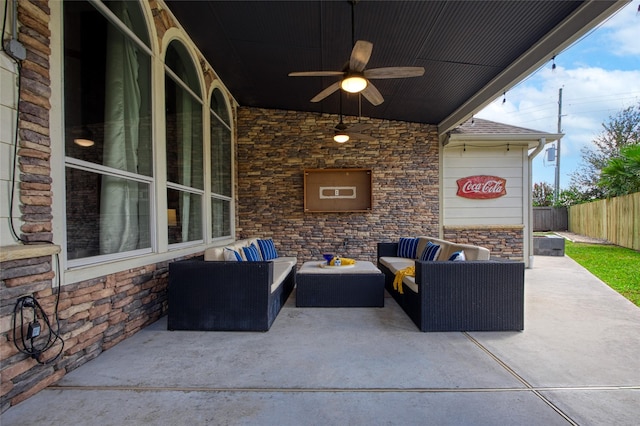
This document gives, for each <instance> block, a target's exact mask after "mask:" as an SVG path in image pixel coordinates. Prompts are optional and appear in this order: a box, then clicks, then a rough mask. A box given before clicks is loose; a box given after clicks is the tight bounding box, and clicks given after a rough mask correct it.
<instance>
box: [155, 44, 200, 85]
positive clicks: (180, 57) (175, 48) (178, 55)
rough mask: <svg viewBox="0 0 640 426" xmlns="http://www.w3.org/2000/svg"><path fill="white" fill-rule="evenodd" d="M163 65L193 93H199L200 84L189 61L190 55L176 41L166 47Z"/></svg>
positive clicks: (191, 62)
mask: <svg viewBox="0 0 640 426" xmlns="http://www.w3.org/2000/svg"><path fill="white" fill-rule="evenodd" d="M164 63H165V64H166V65H167V66H168V67H169V68H170V69H171V71H173V72H174V73H176V75H177V76H178V78H179V79H180V80H182V82H183V83H184V84H186V85H187V87H189V88H190V89H191V90H193V92H194V93H200V83H198V77H197V75H196V70H195V68H194V65H193V61H192V60H191V55H189V52H188V51H187V49H186V48H185V47H184V46H183V45H182V44H181V43H180V42H177V41H172V42H171V44H169V46H168V47H167V55H166V56H165V59H164Z"/></svg>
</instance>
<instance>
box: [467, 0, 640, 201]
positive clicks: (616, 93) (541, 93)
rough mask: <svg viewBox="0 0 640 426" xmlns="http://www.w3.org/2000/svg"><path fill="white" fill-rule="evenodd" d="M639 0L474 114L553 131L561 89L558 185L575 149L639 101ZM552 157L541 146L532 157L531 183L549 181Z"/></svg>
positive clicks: (564, 182)
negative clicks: (603, 124)
mask: <svg viewBox="0 0 640 426" xmlns="http://www.w3.org/2000/svg"><path fill="white" fill-rule="evenodd" d="M639 5H640V0H634V1H632V2H631V3H630V4H628V5H627V6H625V7H623V8H622V9H621V10H620V11H619V12H618V13H617V14H615V15H614V16H613V17H611V18H609V19H608V20H607V21H606V22H604V23H603V24H601V25H600V26H599V27H597V28H596V29H594V30H593V31H591V32H590V33H589V34H588V35H586V36H584V37H583V38H582V39H580V40H578V41H577V42H575V43H574V44H573V45H572V46H570V47H569V48H568V49H566V50H565V51H563V52H561V53H560V54H558V55H556V59H555V64H556V69H555V70H552V67H551V65H552V63H551V62H549V63H548V64H546V65H544V66H543V67H542V68H540V69H539V70H537V71H536V72H535V73H534V74H532V75H531V76H530V77H528V78H527V79H525V80H524V81H523V82H521V83H520V84H518V85H517V86H515V87H514V88H512V89H511V90H509V91H508V92H507V93H506V102H504V103H503V97H502V96H500V97H499V98H498V99H496V100H495V101H494V102H492V103H491V104H490V105H488V106H487V107H486V108H484V109H483V110H482V111H481V112H479V113H478V114H476V117H478V118H484V119H488V120H493V121H498V122H501V123H506V124H512V125H515V126H520V127H526V128H529V129H534V130H539V131H544V132H549V133H556V132H557V127H558V92H559V89H560V88H562V133H564V134H565V136H564V137H563V138H562V141H561V157H560V187H561V188H567V187H568V186H569V181H570V175H571V173H572V172H573V171H575V170H576V169H577V168H578V166H579V164H580V162H581V158H582V156H581V154H580V148H581V147H583V146H590V145H592V141H593V140H594V139H595V138H596V137H597V136H598V135H599V134H601V133H602V130H603V128H602V123H606V122H608V121H609V117H610V116H615V115H617V113H618V112H620V111H621V110H623V109H625V108H627V107H629V106H633V105H638V103H640V13H638V7H639ZM548 146H549V145H548ZM555 164H556V163H555V162H549V161H548V159H547V158H546V156H545V155H544V151H543V152H541V153H540V154H538V156H537V157H536V158H535V159H534V160H533V182H534V183H535V182H547V183H549V184H550V185H552V186H553V185H554V182H555Z"/></svg>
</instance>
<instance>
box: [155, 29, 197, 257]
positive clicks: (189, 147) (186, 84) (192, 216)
mask: <svg viewBox="0 0 640 426" xmlns="http://www.w3.org/2000/svg"><path fill="white" fill-rule="evenodd" d="M200 93H201V89H200V85H199V83H198V79H197V74H196V69H195V66H194V63H193V61H192V60H191V58H190V55H189V53H188V51H187V49H186V48H185V47H184V45H182V43H180V42H179V41H177V40H174V41H172V42H171V43H170V44H169V46H168V47H167V53H166V57H165V111H166V126H167V127H166V141H167V142H166V143H167V145H166V147H167V152H166V154H167V156H166V158H167V208H168V212H167V217H168V233H169V244H178V243H187V242H194V241H202V240H203V239H204V235H203V223H202V218H203V215H202V208H203V197H204V182H203V181H204V153H203V138H202V105H203V104H202V100H201V98H200Z"/></svg>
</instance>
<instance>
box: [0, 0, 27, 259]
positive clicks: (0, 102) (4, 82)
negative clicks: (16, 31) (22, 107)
mask: <svg viewBox="0 0 640 426" xmlns="http://www.w3.org/2000/svg"><path fill="white" fill-rule="evenodd" d="M0 5H1V6H0V7H2V10H4V2H2V3H0ZM3 40H4V34H3ZM17 93H18V87H17V78H16V65H15V63H14V62H13V61H12V60H11V59H10V58H9V57H8V56H7V54H6V53H4V52H2V53H0V199H1V200H2V211H0V246H8V245H12V244H15V241H14V239H13V237H12V235H11V232H10V231H9V221H8V217H9V207H8V206H9V192H10V189H11V165H12V164H13V152H14V136H15V128H16V126H15V121H16V103H17V102H16V101H17V96H18V95H17ZM19 176H20V173H19V172H18V173H16V179H18V177H19ZM14 187H15V188H16V192H15V195H14V196H15V198H16V199H17V200H18V201H17V202H14V209H13V217H14V218H15V219H14V221H13V223H14V226H15V228H16V232H18V233H20V225H21V223H22V222H21V221H20V211H19V210H18V203H19V199H20V192H19V191H18V190H17V188H18V187H19V184H18V182H16V183H15V185H14Z"/></svg>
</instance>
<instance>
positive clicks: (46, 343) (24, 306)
mask: <svg viewBox="0 0 640 426" xmlns="http://www.w3.org/2000/svg"><path fill="white" fill-rule="evenodd" d="M8 5H9V1H5V3H4V11H3V17H2V36H3V37H4V34H5V29H6V25H7V15H8V12H7V10H8ZM0 48H1V49H2V51H3V52H5V53H6V54H7V55H8V56H9V57H11V59H13V61H14V62H15V64H16V66H17V70H18V72H17V76H16V77H17V79H18V92H17V93H18V102H17V103H16V121H15V132H14V135H13V159H12V164H11V181H10V185H11V189H10V191H9V214H8V217H9V229H10V231H11V235H12V236H13V238H14V239H15V240H16V241H19V242H21V243H23V244H31V243H47V244H53V243H52V242H51V241H47V240H36V241H27V240H24V239H22V238H20V236H19V235H18V233H17V232H16V230H15V226H14V224H13V203H14V199H15V186H16V185H15V183H16V165H17V161H18V134H19V132H18V126H19V124H20V102H19V99H20V91H21V89H22V61H21V60H20V59H19V58H16V57H15V56H14V55H13V54H12V53H11V52H9V51H7V49H6V48H5V44H4V39H3V40H2V43H0ZM54 256H55V259H56V282H57V284H58V285H57V291H56V303H55V308H54V318H55V324H56V329H55V330H54V329H53V328H52V327H51V322H50V321H49V317H48V316H47V314H46V313H45V312H44V310H43V309H42V306H40V303H39V302H38V301H37V300H36V298H35V296H22V297H20V298H18V300H17V301H16V304H15V307H14V309H13V342H14V344H15V346H16V348H17V349H18V350H19V351H20V352H21V353H23V354H26V355H29V356H31V357H32V358H34V359H35V360H36V361H37V362H38V363H40V364H50V363H52V362H53V361H55V360H56V359H58V357H59V356H60V355H61V354H62V351H63V350H64V340H63V339H62V337H61V336H60V320H59V318H58V306H59V304H60V274H59V271H60V258H59V257H58V254H57V253H56V254H55V255H54ZM29 309H31V311H32V312H31V313H32V319H31V321H29V323H28V324H25V322H24V321H25V310H29ZM18 314H19V315H20V339H19V340H18V336H17V330H18V328H17V325H18V324H17V317H18ZM38 318H40V319H42V321H44V324H45V327H46V330H48V331H47V338H46V339H45V338H44V336H43V335H42V332H43V328H42V325H41V324H40V322H39V321H38ZM25 328H26V334H25ZM58 340H60V351H59V352H58V353H57V354H56V356H55V357H53V358H51V359H49V360H47V361H43V360H42V359H41V357H42V354H43V353H44V352H46V351H47V350H49V349H51V348H52V347H53V346H54V345H55V344H56V342H57V341H58ZM20 344H21V346H20Z"/></svg>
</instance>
